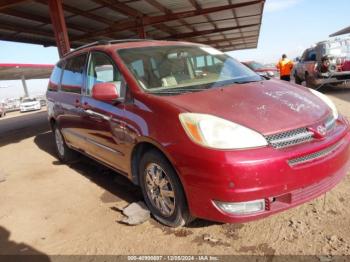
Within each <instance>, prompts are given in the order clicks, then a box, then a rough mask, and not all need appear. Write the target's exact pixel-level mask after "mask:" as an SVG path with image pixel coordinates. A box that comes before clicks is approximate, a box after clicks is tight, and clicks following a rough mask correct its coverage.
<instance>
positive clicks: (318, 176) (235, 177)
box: [170, 120, 350, 223]
mask: <svg viewBox="0 0 350 262" xmlns="http://www.w3.org/2000/svg"><path fill="white" fill-rule="evenodd" d="M337 122H338V123H337V125H336V127H335V129H334V130H333V131H332V133H331V134H330V135H329V136H327V137H326V138H324V139H322V140H320V141H313V142H309V143H305V144H300V145H296V146H292V147H290V148H284V149H274V148H272V147H265V148H260V149H254V150H242V151H218V150H210V149H205V150H203V148H201V149H196V148H193V150H186V152H184V151H183V150H180V149H178V148H172V150H173V152H171V153H170V154H172V155H176V154H177V157H176V163H175V167H176V169H177V171H178V173H179V174H180V178H181V181H182V183H183V185H184V188H185V192H186V197H187V200H188V203H189V207H190V210H191V213H192V214H193V215H194V216H196V217H200V218H204V219H208V220H213V221H221V222H229V223H236V222H246V221H250V220H255V219H258V218H262V217H266V216H269V215H271V214H273V213H276V212H279V211H282V210H285V209H288V208H291V207H293V206H296V205H299V204H301V203H304V202H306V201H309V200H311V199H313V198H316V197H318V196H319V195H321V194H323V193H325V192H327V191H328V190H330V189H331V188H332V187H334V186H335V185H336V184H337V183H338V182H339V181H340V180H341V179H342V178H343V177H344V176H345V175H346V172H347V170H349V168H350V133H349V128H348V126H347V124H345V122H344V121H343V120H342V121H337ZM335 145H336V146H335ZM197 147H198V146H197ZM327 148H334V150H331V151H330V153H329V154H325V155H324V156H321V157H318V158H315V159H314V160H311V161H305V162H300V163H298V164H293V165H291V164H290V160H292V159H303V157H305V156H310V155H315V154H316V155H317V152H320V151H324V152H325V151H326V149H327ZM257 199H265V201H266V202H265V210H264V211H262V212H259V213H254V214H249V215H232V214H228V213H225V212H223V211H222V210H220V209H219V208H218V207H217V206H216V205H215V204H214V202H213V201H221V202H245V201H253V200H257Z"/></svg>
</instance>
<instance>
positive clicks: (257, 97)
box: [161, 79, 331, 135]
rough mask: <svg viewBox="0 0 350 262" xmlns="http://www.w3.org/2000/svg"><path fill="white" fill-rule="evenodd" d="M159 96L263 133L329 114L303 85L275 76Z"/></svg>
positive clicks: (321, 103)
mask: <svg viewBox="0 0 350 262" xmlns="http://www.w3.org/2000/svg"><path fill="white" fill-rule="evenodd" d="M161 99H162V100H163V99H164V100H166V101H167V102H169V103H172V104H174V105H176V106H178V107H181V108H182V109H183V110H184V111H188V112H192V113H202V114H211V115H215V116H218V117H221V118H224V119H227V120H230V121H233V122H235V123H237V124H241V125H244V126H246V127H249V128H251V129H253V130H256V131H258V132H260V133H262V134H264V135H269V134H273V133H278V132H283V131H287V130H291V129H296V128H300V127H307V126H309V125H311V124H314V123H315V122H317V121H319V120H320V119H323V118H326V117H327V116H328V115H330V113H331V110H330V108H329V107H328V106H327V105H326V104H325V103H324V102H323V101H322V100H321V99H319V98H318V97H317V96H315V95H313V94H312V93H311V92H310V91H308V90H307V89H306V88H304V87H302V86H300V87H298V86H296V85H292V84H289V83H287V82H283V81H280V80H274V79H271V80H266V81H261V82H254V83H247V84H234V85H230V86H226V87H224V88H214V89H209V90H206V91H202V92H194V93H187V94H182V95H176V96H163V97H161Z"/></svg>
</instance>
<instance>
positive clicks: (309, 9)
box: [0, 0, 350, 100]
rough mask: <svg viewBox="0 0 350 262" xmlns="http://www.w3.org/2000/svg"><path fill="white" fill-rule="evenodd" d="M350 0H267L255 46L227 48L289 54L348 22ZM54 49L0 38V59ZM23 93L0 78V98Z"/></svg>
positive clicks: (253, 55)
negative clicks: (243, 48) (246, 48)
mask: <svg viewBox="0 0 350 262" xmlns="http://www.w3.org/2000/svg"><path fill="white" fill-rule="evenodd" d="M349 17H350V0H266V4H265V9H264V14H263V20H262V26H261V32H260V37H259V43H258V48H257V49H248V50H242V51H234V52H230V54H231V55H232V56H234V57H235V58H237V59H239V60H242V61H243V60H256V61H259V62H264V63H271V62H273V63H275V62H277V60H278V59H279V57H280V56H281V55H282V54H283V53H286V54H287V55H288V56H289V57H290V58H294V57H296V56H300V55H301V53H302V51H303V50H304V49H305V48H307V47H309V46H311V45H312V44H314V43H315V42H318V41H322V40H325V39H327V38H328V36H329V35H330V34H331V33H334V32H336V31H338V30H340V29H342V28H344V27H347V26H349V25H350V19H349ZM57 60H58V53H57V49H56V48H54V47H42V46H38V45H30V44H21V43H13V42H4V41H0V63H43V64H54V63H56V62H57ZM27 85H28V89H29V93H30V94H31V95H36V94H42V93H44V92H45V89H46V86H47V80H30V81H28V82H27ZM21 95H23V90H22V86H21V82H20V81H0V100H1V99H3V98H6V97H14V96H15V97H18V96H21Z"/></svg>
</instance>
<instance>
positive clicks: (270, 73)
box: [266, 71, 275, 77]
mask: <svg viewBox="0 0 350 262" xmlns="http://www.w3.org/2000/svg"><path fill="white" fill-rule="evenodd" d="M266 74H267V76H268V77H274V76H275V73H274V72H272V71H267V72H266Z"/></svg>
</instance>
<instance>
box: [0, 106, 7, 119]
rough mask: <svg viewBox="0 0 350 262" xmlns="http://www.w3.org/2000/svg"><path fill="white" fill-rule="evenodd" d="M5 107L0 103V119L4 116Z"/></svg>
mask: <svg viewBox="0 0 350 262" xmlns="http://www.w3.org/2000/svg"><path fill="white" fill-rule="evenodd" d="M6 112H7V110H6V105H5V104H4V103H0V117H4V116H6Z"/></svg>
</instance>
